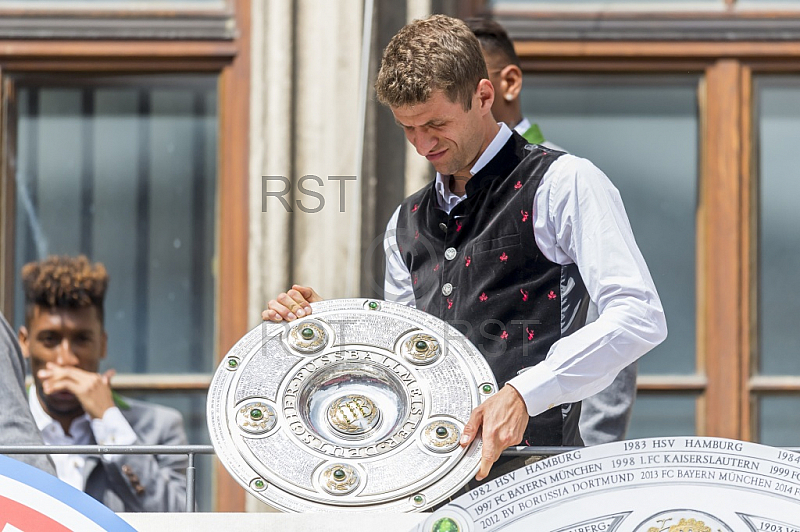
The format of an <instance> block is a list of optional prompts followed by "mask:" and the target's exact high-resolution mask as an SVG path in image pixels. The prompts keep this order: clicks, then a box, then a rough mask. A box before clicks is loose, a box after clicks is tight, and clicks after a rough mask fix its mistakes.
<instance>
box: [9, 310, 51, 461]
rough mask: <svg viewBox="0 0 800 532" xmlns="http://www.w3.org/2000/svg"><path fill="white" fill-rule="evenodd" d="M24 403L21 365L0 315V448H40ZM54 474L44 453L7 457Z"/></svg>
mask: <svg viewBox="0 0 800 532" xmlns="http://www.w3.org/2000/svg"><path fill="white" fill-rule="evenodd" d="M43 444H44V443H43V442H42V435H41V434H40V433H39V429H37V428H36V423H34V421H33V417H32V416H31V412H30V409H28V404H27V403H26V401H25V363H24V361H23V359H22V353H21V352H20V350H19V345H17V340H16V338H14V331H13V330H12V329H11V327H10V326H9V325H8V322H7V321H6V319H5V317H3V315H2V314H0V445H43ZM9 456H11V457H12V458H16V459H17V460H20V461H22V462H25V463H27V464H30V465H32V466H35V467H38V468H39V469H41V470H42V471H46V472H47V473H50V474H52V475H55V473H56V471H55V469H54V468H53V463H52V462H51V461H50V458H49V457H48V456H47V455H46V454H30V455H20V454H13V455H9Z"/></svg>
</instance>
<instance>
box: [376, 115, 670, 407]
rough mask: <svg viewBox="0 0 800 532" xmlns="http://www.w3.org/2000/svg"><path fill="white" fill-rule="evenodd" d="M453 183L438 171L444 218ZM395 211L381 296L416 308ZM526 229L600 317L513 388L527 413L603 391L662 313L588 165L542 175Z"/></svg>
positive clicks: (485, 158) (484, 159)
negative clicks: (573, 273) (573, 278)
mask: <svg viewBox="0 0 800 532" xmlns="http://www.w3.org/2000/svg"><path fill="white" fill-rule="evenodd" d="M509 137H511V130H510V129H508V127H507V126H506V125H505V124H500V131H499V132H498V134H497V135H496V136H495V138H494V140H492V142H491V143H490V144H489V146H488V147H487V148H486V151H485V152H484V153H483V154H482V155H481V157H480V158H479V159H478V160H477V161H476V163H475V165H474V166H473V167H472V169H471V170H470V172H471V173H472V175H475V174H476V173H477V172H478V171H479V170H480V169H481V168H483V167H484V166H485V165H486V163H488V162H489V161H490V160H491V159H492V158H493V157H494V156H495V155H496V154H497V153H498V152H499V151H500V149H501V148H502V147H503V146H504V145H505V143H506V141H507V140H508V139H509ZM449 180H450V176H442V175H440V174H438V173H437V174H436V182H435V189H436V197H437V200H438V205H439V207H440V208H441V209H442V210H444V211H445V212H447V213H449V212H450V211H451V210H452V209H453V207H455V206H456V205H457V204H458V203H459V202H460V201H461V200H463V199H464V197H465V196H462V197H458V196H456V195H454V194H452V193H451V192H450V190H449V187H448V183H449ZM399 212H400V208H399V207H398V208H397V210H395V212H394V214H393V215H392V218H391V219H390V220H389V223H388V225H387V227H386V236H385V237H384V242H383V244H384V251H385V252H386V280H385V282H384V290H385V294H384V297H385V299H387V300H389V301H396V302H399V303H404V304H406V305H410V306H414V301H415V300H414V289H413V284H412V282H411V274H410V273H409V271H408V267H407V266H406V264H405V262H404V261H403V258H402V256H401V253H400V251H399V250H398V247H397V239H396V237H395V235H396V231H397V218H398V214H399ZM532 212H533V213H534V215H533V217H532V224H531V230H532V231H533V235H534V238H535V240H536V244H537V246H539V249H540V250H541V251H542V253H543V254H544V256H545V257H547V259H548V260H550V261H552V262H555V263H556V264H561V265H567V264H572V263H574V264H576V265H577V266H578V270H579V271H580V273H581V277H582V278H583V281H584V283H585V285H586V289H587V290H588V293H589V297H590V298H591V300H592V301H593V302H594V303H596V304H597V307H598V310H599V313H600V315H599V317H598V318H597V320H596V321H594V322H593V323H590V324H587V325H586V326H584V327H583V328H581V329H580V330H578V331H576V332H575V333H573V334H571V335H569V336H567V337H564V338H561V339H560V340H558V341H557V342H555V343H554V344H553V346H552V347H551V348H550V351H549V352H548V353H547V357H546V359H545V360H544V361H542V362H541V363H539V364H537V365H535V366H532V367H530V368H524V371H520V373H519V374H518V375H517V376H516V377H515V378H513V379H511V380H510V381H509V384H511V385H512V386H513V387H514V388H516V389H517V391H519V392H520V395H522V398H523V399H524V400H525V405H526V406H527V409H528V414H529V415H531V416H535V415H538V414H540V413H542V412H544V411H545V410H547V409H549V408H552V407H553V406H555V405H559V404H563V403H572V402H577V401H580V400H582V399H584V398H586V397H589V396H590V395H594V394H595V393H597V392H599V391H601V390H603V389H604V388H605V387H607V386H608V385H609V384H610V383H611V382H612V381H613V380H614V377H615V376H616V374H617V373H618V372H619V371H620V370H621V369H622V368H624V367H626V366H628V365H629V364H631V363H632V362H633V361H635V360H636V359H638V358H639V357H640V356H642V355H644V354H645V353H647V352H648V351H649V350H650V349H652V348H653V347H655V346H656V345H658V344H659V343H661V342H662V341H663V340H664V338H665V337H666V334H667V325H666V321H665V319H664V310H663V308H662V306H661V300H660V299H659V297H658V293H657V292H656V287H655V285H654V283H653V279H652V278H651V277H650V272H649V270H648V269H647V265H646V264H645V261H644V258H643V257H642V254H641V252H640V251H639V248H638V247H637V245H636V241H635V240H634V238H633V232H632V231H631V227H630V223H629V222H628V217H627V215H626V214H625V208H624V207H623V205H622V199H621V198H620V195H619V192H618V191H617V189H616V188H615V187H614V185H613V184H611V181H610V180H609V179H608V177H606V175H605V174H604V173H603V172H601V171H600V170H599V169H598V168H597V167H596V166H594V165H593V164H592V163H591V162H590V161H588V160H586V159H582V158H580V157H576V156H574V155H569V154H566V155H562V156H561V157H559V158H558V159H557V160H556V161H554V162H553V163H552V164H551V165H550V168H548V170H547V171H546V172H545V175H544V176H543V177H542V181H541V183H540V185H539V188H538V189H537V190H536V194H535V196H534V205H533V211H532Z"/></svg>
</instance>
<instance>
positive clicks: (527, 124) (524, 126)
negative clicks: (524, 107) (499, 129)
mask: <svg viewBox="0 0 800 532" xmlns="http://www.w3.org/2000/svg"><path fill="white" fill-rule="evenodd" d="M530 128H531V121H530V120H528V119H527V118H525V117H522V122H520V123H519V124H517V125H516V126H514V131H516V132H517V133H519V134H520V135H524V134H525V132H526V131H528V130H529V129H530Z"/></svg>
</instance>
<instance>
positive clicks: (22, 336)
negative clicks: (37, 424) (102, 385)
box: [19, 306, 107, 417]
mask: <svg viewBox="0 0 800 532" xmlns="http://www.w3.org/2000/svg"><path fill="white" fill-rule="evenodd" d="M19 340H20V345H21V346H22V352H23V354H24V355H25V357H26V358H29V359H30V361H31V373H32V374H33V382H34V384H35V386H36V392H37V394H38V395H39V398H40V400H41V401H42V403H43V405H42V406H43V407H44V408H45V411H47V412H48V413H49V414H50V415H52V416H53V417H56V416H76V415H80V414H81V413H82V412H83V408H82V407H81V403H80V401H78V398H77V397H75V395H73V394H71V393H69V392H66V391H57V392H53V393H51V394H48V393H45V390H44V388H43V384H42V380H41V379H40V378H39V376H38V373H39V370H42V369H44V368H45V366H46V365H47V363H48V362H51V363H53V364H57V365H59V366H71V367H76V368H80V369H82V370H85V371H89V372H92V373H96V372H97V370H98V368H99V366H100V360H101V359H103V358H104V357H105V356H106V342H107V338H106V333H105V331H104V329H103V324H102V323H101V322H100V317H99V315H98V311H97V309H96V308H95V307H84V308H74V309H73V308H47V307H41V306H36V307H35V308H34V311H33V317H32V319H31V320H30V323H29V324H28V327H27V328H26V327H21V328H20V331H19Z"/></svg>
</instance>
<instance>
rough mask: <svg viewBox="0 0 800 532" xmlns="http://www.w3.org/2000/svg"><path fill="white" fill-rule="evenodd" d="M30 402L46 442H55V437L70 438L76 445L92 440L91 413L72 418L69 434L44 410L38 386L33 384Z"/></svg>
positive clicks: (29, 397)
mask: <svg viewBox="0 0 800 532" xmlns="http://www.w3.org/2000/svg"><path fill="white" fill-rule="evenodd" d="M28 404H29V405H30V409H31V414H33V420H34V421H35V422H36V426H37V427H38V428H39V430H40V431H41V433H42V438H43V439H44V442H45V443H48V444H51V445H52V444H55V442H54V441H53V440H54V439H59V440H63V439H67V438H68V439H69V440H71V442H72V443H74V444H75V445H83V444H86V443H89V442H91V441H92V438H91V434H92V427H91V420H90V418H89V414H86V413H84V414H83V415H81V416H78V417H76V418H75V419H73V420H72V424H71V425H70V427H69V435H67V434H66V433H65V432H64V429H63V428H62V427H61V423H59V422H58V421H56V420H55V419H53V418H52V417H50V414H48V413H47V412H45V411H44V408H42V404H41V403H40V402H39V397H38V396H37V395H36V388H35V387H34V386H31V388H30V390H29V391H28Z"/></svg>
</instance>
